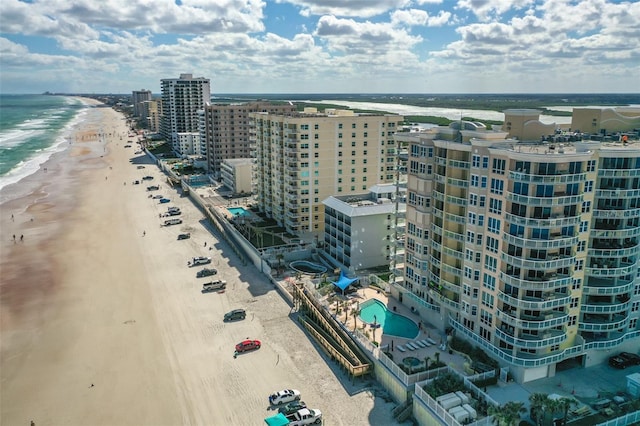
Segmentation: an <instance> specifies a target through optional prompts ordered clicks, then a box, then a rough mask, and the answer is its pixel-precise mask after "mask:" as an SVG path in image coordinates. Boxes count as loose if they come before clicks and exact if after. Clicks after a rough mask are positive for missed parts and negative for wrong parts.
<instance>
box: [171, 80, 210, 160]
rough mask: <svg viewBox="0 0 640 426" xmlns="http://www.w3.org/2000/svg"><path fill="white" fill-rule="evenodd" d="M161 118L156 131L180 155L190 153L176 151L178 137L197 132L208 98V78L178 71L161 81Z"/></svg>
mask: <svg viewBox="0 0 640 426" xmlns="http://www.w3.org/2000/svg"><path fill="white" fill-rule="evenodd" d="M161 88H162V120H161V124H160V133H161V134H162V136H163V137H164V139H165V140H166V141H167V142H170V143H171V145H172V148H173V150H174V151H175V152H176V153H178V154H180V155H183V154H185V155H192V154H195V153H194V152H182V151H181V150H180V144H179V137H178V135H179V134H180V133H183V134H189V133H192V134H196V135H198V138H199V135H200V115H199V113H198V111H200V110H204V107H205V105H206V104H207V103H208V102H209V100H210V98H211V89H210V83H209V79H208V78H204V77H195V78H194V77H193V75H192V74H180V78H166V79H162V80H161Z"/></svg>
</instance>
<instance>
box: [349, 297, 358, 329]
mask: <svg viewBox="0 0 640 426" xmlns="http://www.w3.org/2000/svg"><path fill="white" fill-rule="evenodd" d="M351 314H352V315H353V331H356V327H357V326H358V315H360V303H358V306H357V307H356V308H353V309H352V310H351Z"/></svg>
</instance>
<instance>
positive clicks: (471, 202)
mask: <svg viewBox="0 0 640 426" xmlns="http://www.w3.org/2000/svg"><path fill="white" fill-rule="evenodd" d="M469 205H470V206H477V205H478V195H477V194H469Z"/></svg>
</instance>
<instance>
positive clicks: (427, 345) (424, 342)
mask: <svg viewBox="0 0 640 426" xmlns="http://www.w3.org/2000/svg"><path fill="white" fill-rule="evenodd" d="M420 343H422V344H423V345H424V347H425V348H428V347H429V346H431V343H429V341H428V340H427V339H424V340H420Z"/></svg>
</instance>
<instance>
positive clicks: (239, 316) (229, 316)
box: [224, 309, 247, 321]
mask: <svg viewBox="0 0 640 426" xmlns="http://www.w3.org/2000/svg"><path fill="white" fill-rule="evenodd" d="M246 316H247V313H246V312H245V310H244V309H234V310H233V311H231V312H227V313H226V314H224V320H225V321H235V320H243V319H245V317H246Z"/></svg>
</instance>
